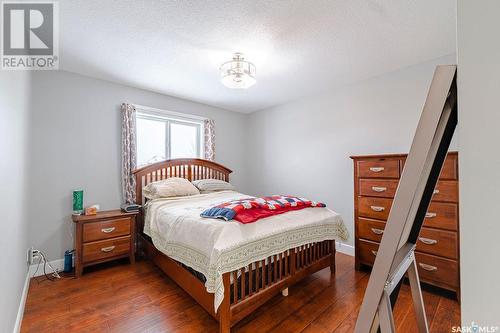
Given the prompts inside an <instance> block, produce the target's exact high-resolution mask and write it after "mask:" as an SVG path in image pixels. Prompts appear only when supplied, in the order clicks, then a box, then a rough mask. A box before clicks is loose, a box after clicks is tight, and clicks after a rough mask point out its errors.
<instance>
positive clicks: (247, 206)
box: [201, 195, 326, 223]
mask: <svg viewBox="0 0 500 333" xmlns="http://www.w3.org/2000/svg"><path fill="white" fill-rule="evenodd" d="M308 207H326V205H325V204H323V203H320V202H315V201H311V200H308V199H304V198H299V197H294V196H290V195H273V196H269V197H260V198H246V199H241V200H232V201H228V202H225V203H222V204H220V205H217V206H214V207H211V208H208V209H206V210H205V211H203V212H202V213H201V217H207V218H216V219H223V220H226V221H230V220H236V221H238V222H241V223H252V222H255V221H257V220H259V219H261V218H264V217H268V216H272V215H278V214H283V213H286V212H289V211H292V210H299V209H304V208H308Z"/></svg>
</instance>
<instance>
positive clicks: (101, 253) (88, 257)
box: [83, 236, 130, 263]
mask: <svg viewBox="0 0 500 333" xmlns="http://www.w3.org/2000/svg"><path fill="white" fill-rule="evenodd" d="M129 251H130V236H125V237H118V238H112V239H107V240H103V241H97V242H92V243H85V244H83V262H84V263H87V262H92V261H97V260H101V259H106V258H111V257H116V256H119V255H126V254H128V253H129Z"/></svg>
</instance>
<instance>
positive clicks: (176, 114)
mask: <svg viewBox="0 0 500 333" xmlns="http://www.w3.org/2000/svg"><path fill="white" fill-rule="evenodd" d="M131 104H132V105H133V106H134V107H135V108H136V109H139V110H144V111H153V112H158V113H163V114H167V115H171V116H177V117H181V118H187V119H196V120H207V119H208V118H207V117H201V116H196V115H193V114H189V113H182V112H175V111H170V110H164V109H158V108H153V107H150V106H145V105H140V104H134V103H131Z"/></svg>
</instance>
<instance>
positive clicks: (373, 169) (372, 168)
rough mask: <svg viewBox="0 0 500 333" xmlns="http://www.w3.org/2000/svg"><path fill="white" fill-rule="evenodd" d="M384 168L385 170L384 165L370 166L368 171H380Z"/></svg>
mask: <svg viewBox="0 0 500 333" xmlns="http://www.w3.org/2000/svg"><path fill="white" fill-rule="evenodd" d="M384 170H385V168H384V167H371V168H370V171H371V172H382V171H384Z"/></svg>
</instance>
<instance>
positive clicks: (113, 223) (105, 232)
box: [83, 218, 130, 242]
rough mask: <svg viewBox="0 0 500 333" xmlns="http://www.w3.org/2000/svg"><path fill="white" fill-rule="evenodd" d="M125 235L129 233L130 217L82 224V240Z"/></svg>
mask: <svg viewBox="0 0 500 333" xmlns="http://www.w3.org/2000/svg"><path fill="white" fill-rule="evenodd" d="M126 235H130V218H124V219H117V220H108V221H102V222H92V223H86V224H84V226H83V241H84V242H92V241H96V240H101V239H108V238H113V237H119V236H126Z"/></svg>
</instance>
